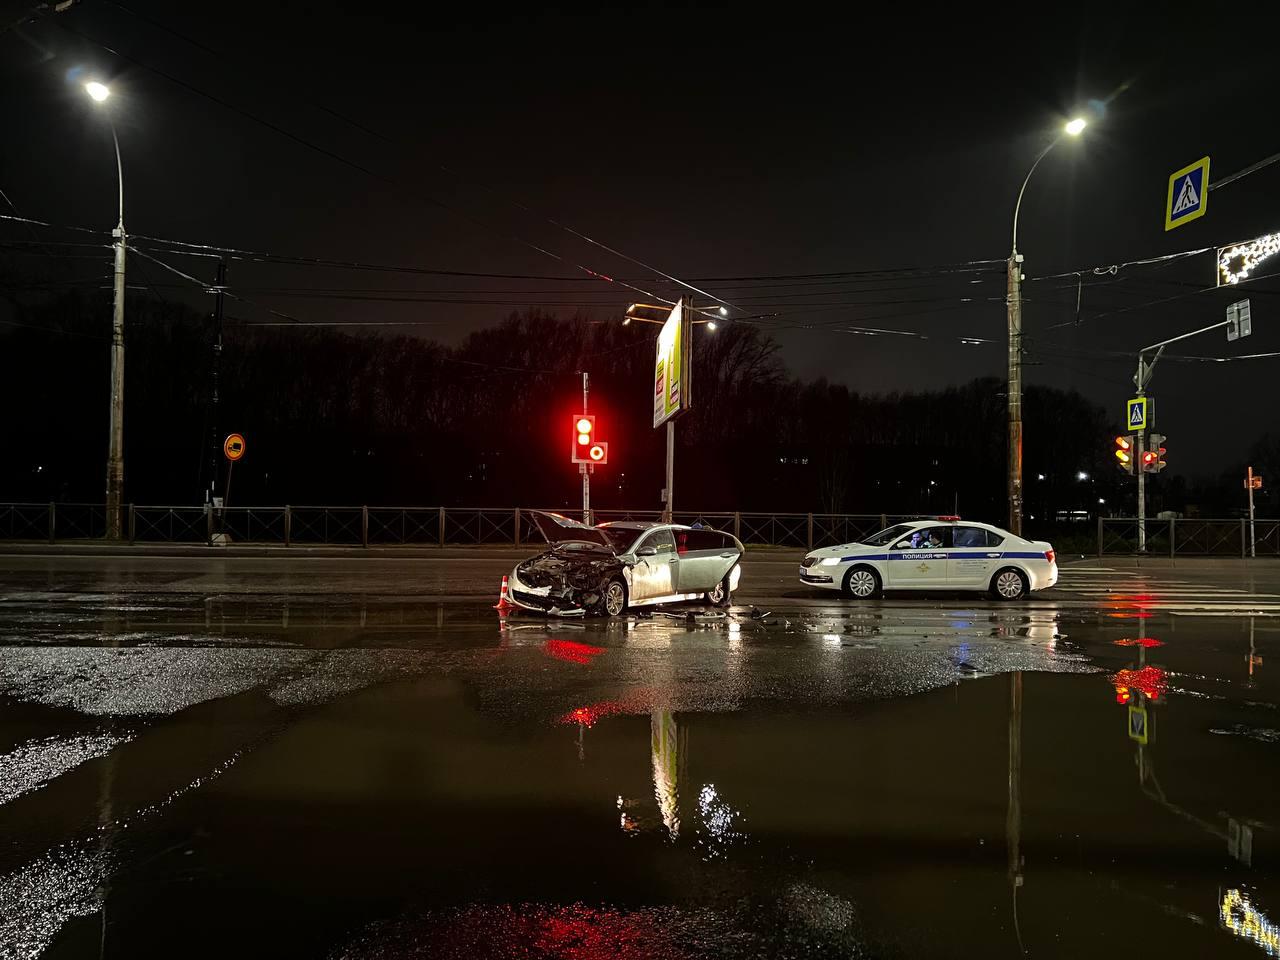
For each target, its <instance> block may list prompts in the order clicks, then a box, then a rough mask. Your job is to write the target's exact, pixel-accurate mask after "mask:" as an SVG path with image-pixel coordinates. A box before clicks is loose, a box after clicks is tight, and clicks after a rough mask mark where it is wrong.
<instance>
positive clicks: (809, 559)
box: [800, 554, 818, 567]
mask: <svg viewBox="0 0 1280 960" xmlns="http://www.w3.org/2000/svg"><path fill="white" fill-rule="evenodd" d="M817 562H818V558H817V557H815V556H814V555H813V554H809V555H808V556H806V557H805V558H804V559H803V560H801V561H800V566H802V567H812V566H813V565H814V564H815V563H817Z"/></svg>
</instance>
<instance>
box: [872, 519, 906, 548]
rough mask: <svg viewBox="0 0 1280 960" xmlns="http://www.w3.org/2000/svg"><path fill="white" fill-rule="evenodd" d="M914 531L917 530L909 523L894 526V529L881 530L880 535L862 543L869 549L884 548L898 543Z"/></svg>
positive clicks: (874, 535) (877, 534)
mask: <svg viewBox="0 0 1280 960" xmlns="http://www.w3.org/2000/svg"><path fill="white" fill-rule="evenodd" d="M914 529H915V528H914V527H913V526H911V525H910V524H908V523H898V524H894V525H893V526H892V527H887V528H886V529H884V530H881V531H880V532H879V533H873V534H872V535H871V536H869V537H867V539H865V540H863V541H862V542H863V543H865V544H866V545H867V546H868V547H883V546H886V545H888V544H890V543H897V542H898V540H900V539H901V538H903V537H905V536H906V535H907V534H909V533H910V532H911V531H912V530H914Z"/></svg>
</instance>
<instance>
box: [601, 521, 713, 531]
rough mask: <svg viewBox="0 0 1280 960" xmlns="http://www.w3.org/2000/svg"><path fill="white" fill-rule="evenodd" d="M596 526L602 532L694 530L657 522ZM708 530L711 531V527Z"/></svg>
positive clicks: (674, 524) (611, 523) (626, 522)
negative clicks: (659, 529) (661, 529)
mask: <svg viewBox="0 0 1280 960" xmlns="http://www.w3.org/2000/svg"><path fill="white" fill-rule="evenodd" d="M596 526H598V527H600V528H601V529H602V530H656V529H658V528H659V527H661V528H663V529H666V530H692V529H693V528H692V527H690V526H688V525H687V524H684V523H658V522H657V521H656V520H610V521H608V522H607V523H598V524H596ZM706 529H708V530H710V529H711V528H710V527H707V528H706Z"/></svg>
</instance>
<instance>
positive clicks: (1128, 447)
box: [1115, 437, 1133, 473]
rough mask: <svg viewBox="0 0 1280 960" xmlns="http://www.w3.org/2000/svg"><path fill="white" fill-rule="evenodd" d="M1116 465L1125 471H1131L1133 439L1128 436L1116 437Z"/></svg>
mask: <svg viewBox="0 0 1280 960" xmlns="http://www.w3.org/2000/svg"><path fill="white" fill-rule="evenodd" d="M1115 455H1116V466H1118V467H1119V468H1120V469H1121V470H1123V471H1124V472H1125V473H1133V441H1132V440H1131V439H1130V438H1129V437H1116V449H1115Z"/></svg>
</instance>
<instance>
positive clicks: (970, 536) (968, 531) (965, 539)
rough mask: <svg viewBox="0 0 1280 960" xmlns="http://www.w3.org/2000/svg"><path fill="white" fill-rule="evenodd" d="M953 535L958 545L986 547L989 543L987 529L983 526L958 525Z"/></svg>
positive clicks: (954, 541)
mask: <svg viewBox="0 0 1280 960" xmlns="http://www.w3.org/2000/svg"><path fill="white" fill-rule="evenodd" d="M952 537H953V541H952V542H953V543H954V544H955V545H956V546H957V547H985V546H986V545H987V543H988V540H987V531H986V530H984V529H982V527H956V528H955V530H954V532H953V533H952Z"/></svg>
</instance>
